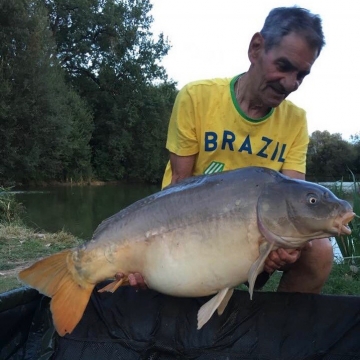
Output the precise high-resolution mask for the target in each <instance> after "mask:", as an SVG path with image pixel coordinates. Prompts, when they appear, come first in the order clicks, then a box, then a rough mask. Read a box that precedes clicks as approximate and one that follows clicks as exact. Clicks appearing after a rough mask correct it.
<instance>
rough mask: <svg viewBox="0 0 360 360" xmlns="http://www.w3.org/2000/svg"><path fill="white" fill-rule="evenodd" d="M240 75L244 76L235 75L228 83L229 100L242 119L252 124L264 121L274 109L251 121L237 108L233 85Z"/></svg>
mask: <svg viewBox="0 0 360 360" xmlns="http://www.w3.org/2000/svg"><path fill="white" fill-rule="evenodd" d="M242 75H244V73H242V74H240V75H237V76H235V77H234V78H233V79H232V80H231V82H230V92H231V99H232V101H233V104H234V106H235V108H236V110H237V111H238V113H239V114H240V115H241V116H242V117H243V118H244V119H246V120H247V121H250V122H252V123H259V122H262V121H264V120H266V119H267V118H268V117H269V116H271V115H272V113H273V112H274V108H271V110H270V111H269V112H268V113H267V114H266V115H265V116H264V117H262V118H260V119H253V118H251V117H249V116H247V115H246V114H245V113H244V112H243V111H242V110H241V107H240V106H239V103H238V102H237V100H236V95H235V83H236V80H237V79H238V78H239V77H241V76H242Z"/></svg>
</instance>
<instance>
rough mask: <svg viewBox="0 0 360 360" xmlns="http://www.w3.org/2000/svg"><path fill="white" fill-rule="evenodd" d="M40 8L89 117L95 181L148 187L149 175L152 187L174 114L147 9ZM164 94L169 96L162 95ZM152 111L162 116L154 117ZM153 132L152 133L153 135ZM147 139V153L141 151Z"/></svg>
mask: <svg viewBox="0 0 360 360" xmlns="http://www.w3.org/2000/svg"><path fill="white" fill-rule="evenodd" d="M45 2H46V5H47V7H48V10H49V14H50V25H51V30H52V32H53V35H54V37H55V39H56V43H57V53H58V58H59V60H60V62H61V64H62V66H63V68H64V69H65V70H66V72H67V76H68V80H69V81H70V82H71V84H72V85H73V86H74V88H76V89H77V91H78V93H79V94H80V95H81V96H82V98H83V99H85V100H86V101H87V103H88V104H89V106H91V108H92V112H93V114H94V125H95V126H94V132H93V135H92V139H91V147H92V155H93V158H92V164H93V167H94V169H95V174H96V175H97V177H99V178H101V179H103V180H111V179H123V178H128V177H129V176H135V174H137V176H141V177H143V176H144V178H143V179H144V180H147V179H148V174H150V173H152V175H151V176H150V178H151V179H155V178H159V173H158V171H159V167H160V166H159V164H158V163H157V161H158V160H156V159H157V158H158V157H159V153H161V152H163V151H164V150H163V149H164V147H165V140H164V139H165V136H166V131H167V124H168V119H169V111H170V109H171V106H172V104H171V105H170V104H169V99H173V97H174V94H175V93H176V89H175V84H174V83H172V82H169V81H168V80H167V75H166V72H165V70H164V68H163V67H162V66H160V65H159V63H160V61H161V59H162V58H163V57H164V56H165V55H166V54H167V52H168V50H169V45H168V43H167V41H166V40H165V38H164V36H163V35H162V34H160V35H159V37H158V38H157V40H154V37H153V34H152V33H151V31H150V28H151V23H152V21H153V19H152V17H151V16H150V15H149V12H150V10H151V8H152V5H151V4H150V1H149V0H123V1H115V0H107V1H104V0H103V1H101V0H73V1H69V0H46V1H45ZM164 89H167V90H166V91H165V92H164ZM169 91H170V92H171V95H170V96H168V95H164V94H166V93H168V92H169ZM164 96H165V97H164ZM151 103H152V104H157V105H158V106H160V108H159V109H155V108H154V106H153V105H150V104H151ZM165 108H166V109H165ZM145 109H148V110H149V111H146V110H145ZM150 109H151V110H150ZM151 116H154V118H152V117H151ZM151 124H156V126H157V128H156V129H152V130H151V131H150V130H149V127H151ZM144 132H146V134H147V137H146V142H147V150H148V151H147V152H146V153H144V152H143V151H144V148H143V145H140V144H139V141H142V140H140V138H139V137H140V134H141V133H144ZM160 132H161V135H160V134H159V133H160ZM159 139H161V141H159ZM143 140H145V139H143ZM160 142H162V143H161V145H160ZM159 146H161V150H160V148H159ZM153 151H154V153H153V154H152V152H153ZM149 152H150V153H149ZM147 156H150V157H151V158H152V159H153V160H152V161H151V162H147V163H146V165H147V168H148V166H149V165H150V164H152V165H153V166H154V168H153V169H151V171H150V169H148V171H145V172H141V171H139V169H137V167H138V166H142V165H141V161H140V159H141V158H142V157H143V158H144V157H147ZM135 159H136V161H135ZM161 159H163V157H161ZM159 161H160V163H162V162H163V160H160V159H159ZM152 165H150V166H152ZM162 171H163V169H162V170H161V172H162ZM155 172H156V173H157V175H155Z"/></svg>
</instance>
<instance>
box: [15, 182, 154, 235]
mask: <svg viewBox="0 0 360 360" xmlns="http://www.w3.org/2000/svg"><path fill="white" fill-rule="evenodd" d="M159 189H160V187H159V186H155V185H144V184H116V185H114V184H111V185H104V186H72V187H70V186H61V187H47V188H44V189H33V190H31V191H24V192H23V191H17V192H15V196H16V199H17V200H18V201H19V202H21V203H22V204H24V205H25V207H26V214H25V218H24V221H25V223H26V224H27V225H29V226H31V227H32V228H36V229H38V230H45V231H49V232H56V231H59V230H62V229H64V230H66V231H68V232H70V233H72V234H74V235H76V236H78V237H80V238H83V239H89V238H91V236H92V233H93V232H94V230H95V228H96V227H97V226H98V225H99V224H100V222H101V221H102V220H104V219H106V218H108V217H109V216H111V215H113V214H115V213H116V212H118V211H120V210H121V209H123V208H124V207H126V206H128V205H130V204H132V203H133V202H135V201H137V200H139V199H141V198H143V197H146V196H148V195H150V194H152V193H154V192H156V191H158V190H159Z"/></svg>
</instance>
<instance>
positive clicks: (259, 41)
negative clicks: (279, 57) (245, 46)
mask: <svg viewBox="0 0 360 360" xmlns="http://www.w3.org/2000/svg"><path fill="white" fill-rule="evenodd" d="M264 50H265V40H264V38H263V37H262V35H261V34H260V33H259V32H257V33H255V34H254V35H253V37H252V38H251V41H250V44H249V50H248V56H249V60H250V63H251V64H253V63H254V61H256V59H258V57H259V55H260V54H261V52H262V51H264Z"/></svg>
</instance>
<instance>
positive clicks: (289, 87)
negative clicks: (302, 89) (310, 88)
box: [283, 72, 301, 93]
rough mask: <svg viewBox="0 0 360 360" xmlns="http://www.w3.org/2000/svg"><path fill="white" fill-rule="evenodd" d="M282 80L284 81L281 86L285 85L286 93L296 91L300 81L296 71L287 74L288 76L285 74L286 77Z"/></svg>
mask: <svg viewBox="0 0 360 360" xmlns="http://www.w3.org/2000/svg"><path fill="white" fill-rule="evenodd" d="M284 80H285V83H284V85H283V86H284V87H285V89H286V92H288V93H291V92H293V91H296V90H297V89H298V88H299V86H300V84H301V81H300V80H299V79H298V77H297V73H295V72H294V73H290V74H288V76H286V78H285V79H284Z"/></svg>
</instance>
